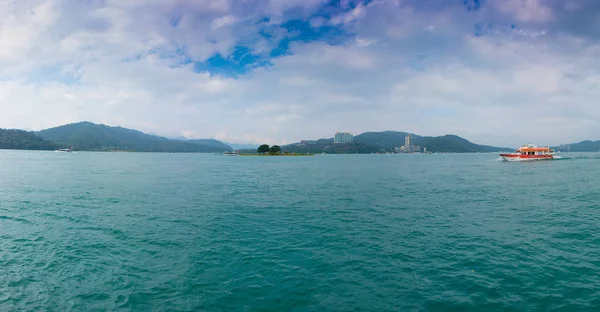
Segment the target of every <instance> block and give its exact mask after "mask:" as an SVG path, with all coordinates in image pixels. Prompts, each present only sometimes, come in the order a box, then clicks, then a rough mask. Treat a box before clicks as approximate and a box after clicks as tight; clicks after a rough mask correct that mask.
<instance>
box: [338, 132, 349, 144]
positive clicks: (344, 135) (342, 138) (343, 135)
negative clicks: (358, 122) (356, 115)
mask: <svg viewBox="0 0 600 312" xmlns="http://www.w3.org/2000/svg"><path fill="white" fill-rule="evenodd" d="M352 141H354V136H353V135H352V134H351V133H348V132H336V134H335V136H334V137H333V143H351V142H352Z"/></svg>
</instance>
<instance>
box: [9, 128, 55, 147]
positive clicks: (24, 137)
mask: <svg viewBox="0 0 600 312" xmlns="http://www.w3.org/2000/svg"><path fill="white" fill-rule="evenodd" d="M57 148H59V146H58V145H57V144H55V143H53V142H49V141H46V140H44V139H43V138H41V137H38V136H36V135H35V134H34V133H33V132H28V131H24V130H14V129H0V149H20V150H55V149H57Z"/></svg>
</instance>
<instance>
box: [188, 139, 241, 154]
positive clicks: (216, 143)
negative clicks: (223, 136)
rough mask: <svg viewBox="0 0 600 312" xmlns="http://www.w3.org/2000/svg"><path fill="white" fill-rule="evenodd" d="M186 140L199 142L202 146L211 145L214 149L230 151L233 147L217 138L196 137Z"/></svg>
mask: <svg viewBox="0 0 600 312" xmlns="http://www.w3.org/2000/svg"><path fill="white" fill-rule="evenodd" d="M186 142H190V143H194V144H199V145H202V146H207V147H212V148H214V149H215V151H223V152H224V151H231V150H232V149H233V147H232V146H230V145H228V144H225V143H223V142H221V141H219V140H215V139H197V140H187V141H186Z"/></svg>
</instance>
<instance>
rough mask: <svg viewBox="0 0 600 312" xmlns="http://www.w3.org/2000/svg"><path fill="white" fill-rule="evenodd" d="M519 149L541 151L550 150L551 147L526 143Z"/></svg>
mask: <svg viewBox="0 0 600 312" xmlns="http://www.w3.org/2000/svg"><path fill="white" fill-rule="evenodd" d="M517 150H518V151H523V152H540V151H549V150H550V148H549V147H540V146H535V145H533V144H524V145H523V146H521V147H519V148H518V149H517Z"/></svg>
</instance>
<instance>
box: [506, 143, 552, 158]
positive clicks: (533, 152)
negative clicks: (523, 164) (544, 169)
mask: <svg viewBox="0 0 600 312" xmlns="http://www.w3.org/2000/svg"><path fill="white" fill-rule="evenodd" d="M500 157H502V159H503V160H505V161H532V160H552V159H554V151H553V150H552V149H550V148H549V147H539V146H535V145H533V144H525V145H523V146H521V147H519V148H518V149H517V150H515V151H514V152H512V153H507V154H500Z"/></svg>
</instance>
